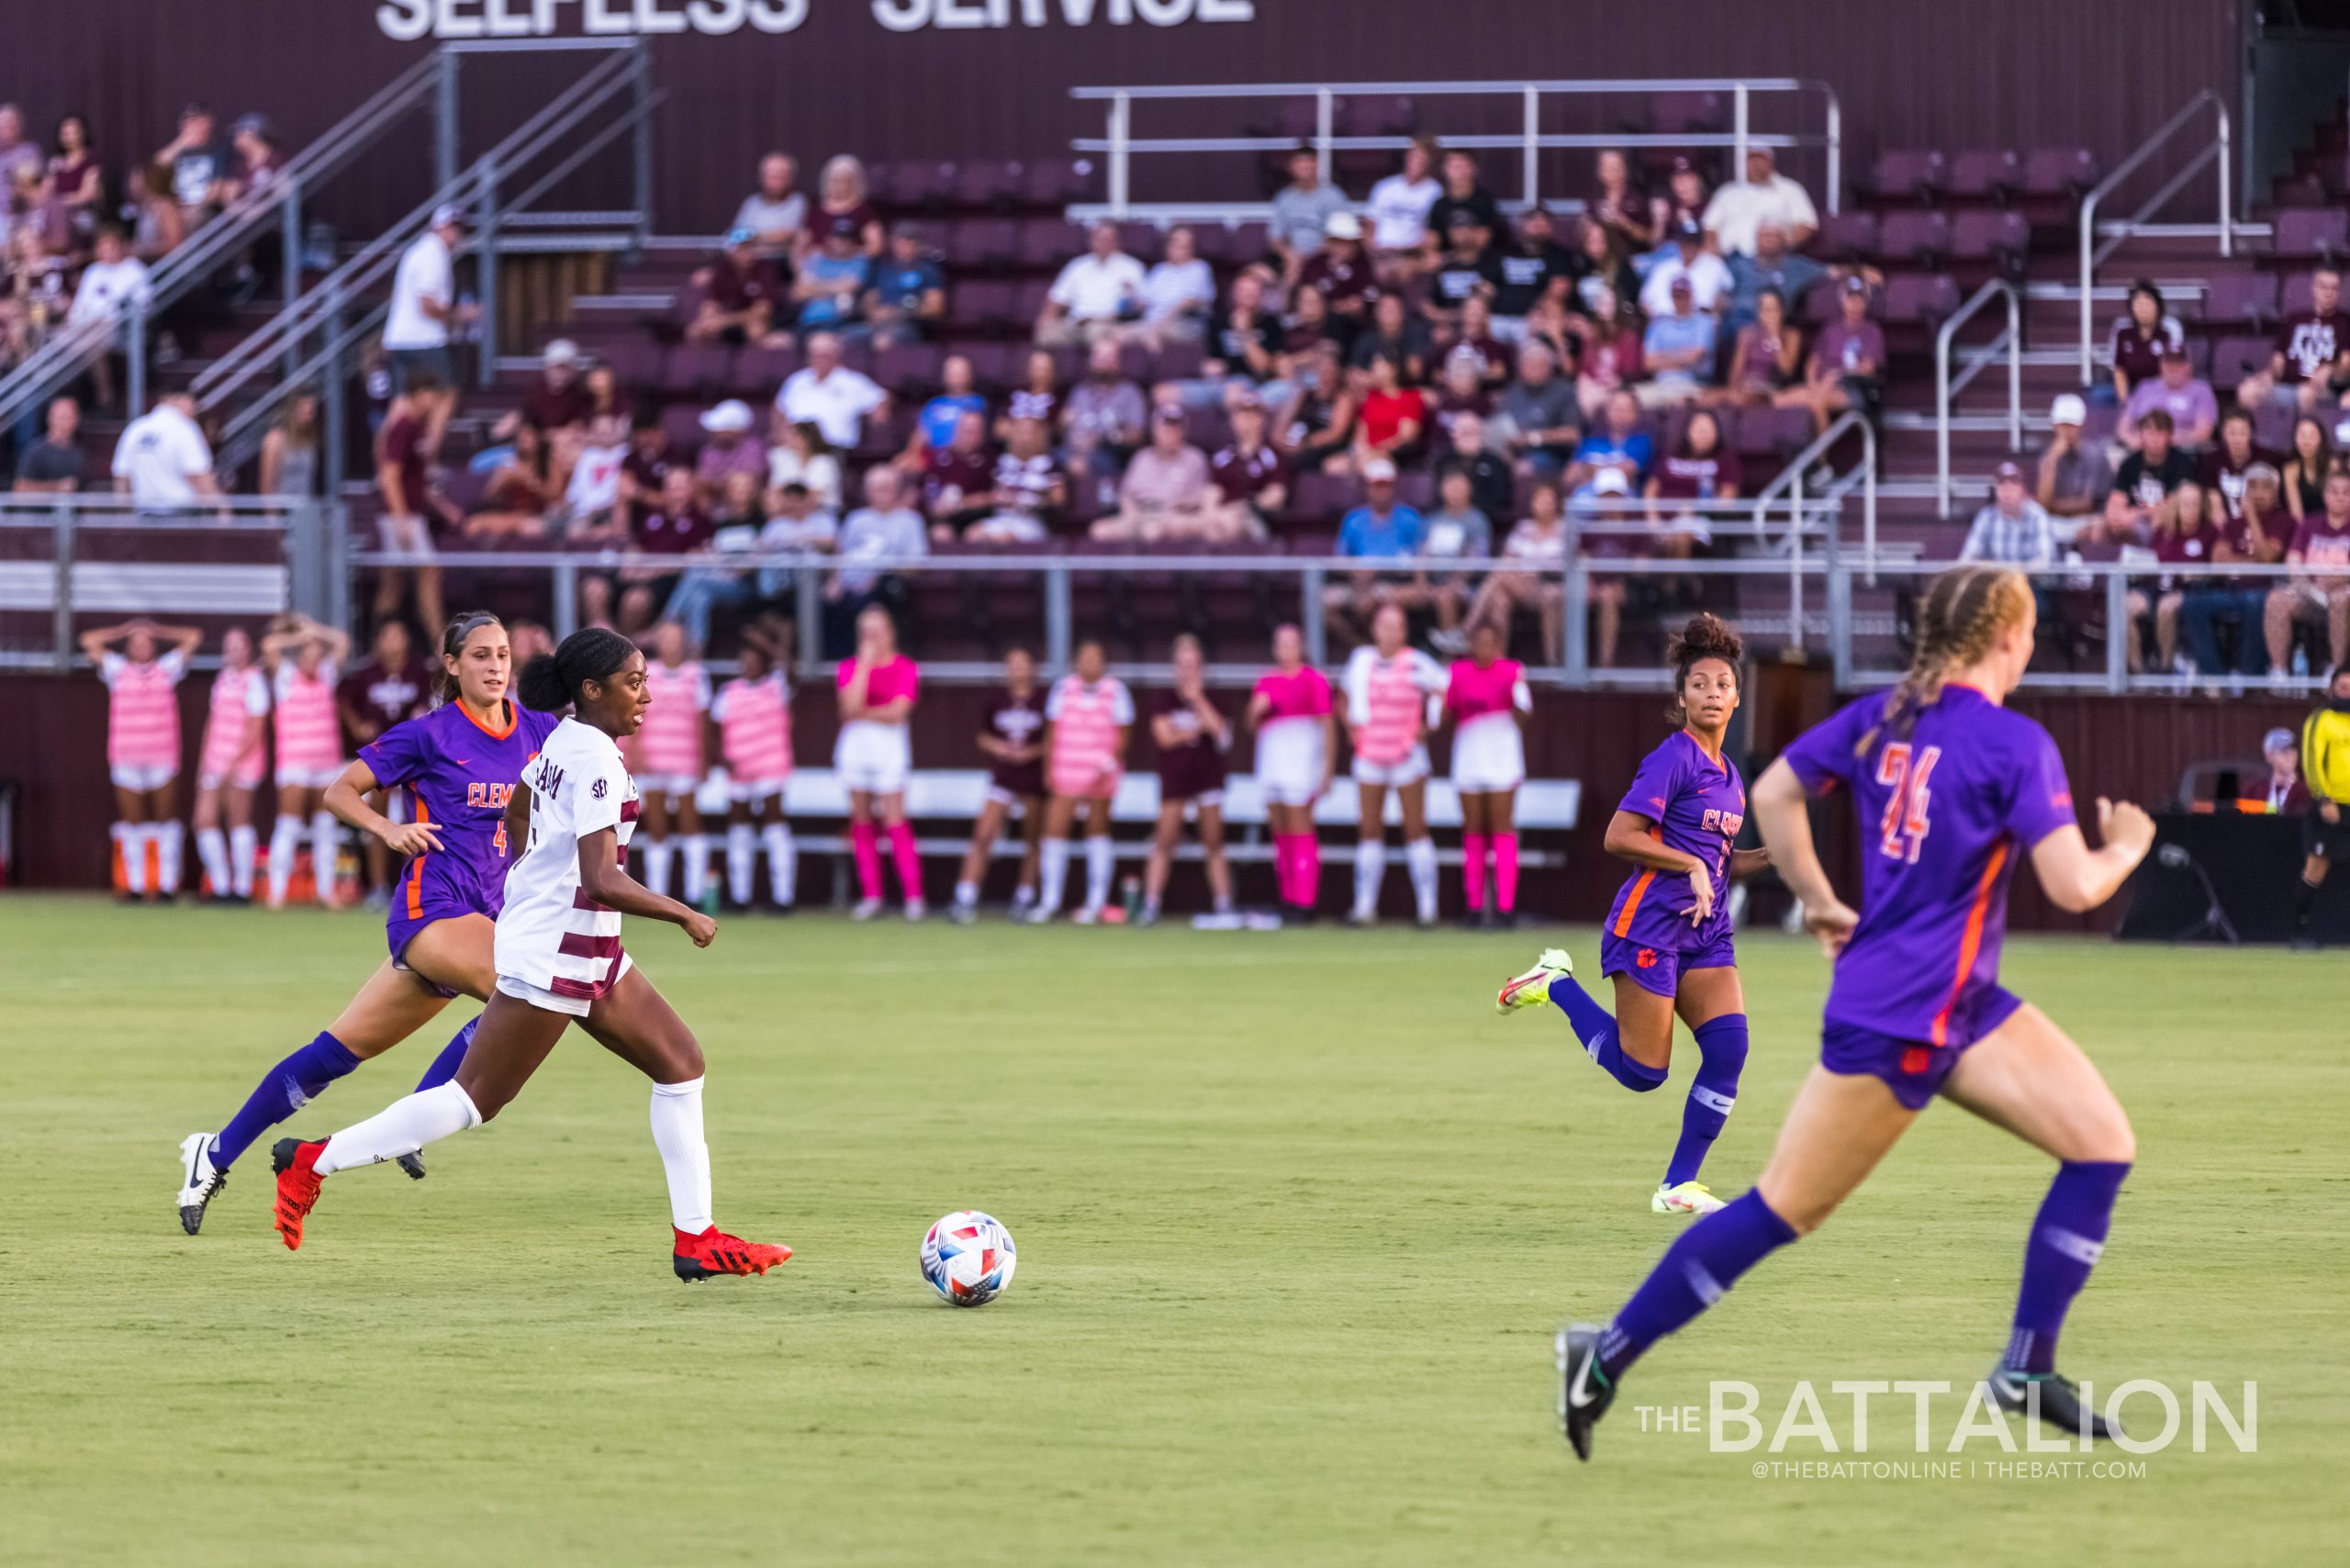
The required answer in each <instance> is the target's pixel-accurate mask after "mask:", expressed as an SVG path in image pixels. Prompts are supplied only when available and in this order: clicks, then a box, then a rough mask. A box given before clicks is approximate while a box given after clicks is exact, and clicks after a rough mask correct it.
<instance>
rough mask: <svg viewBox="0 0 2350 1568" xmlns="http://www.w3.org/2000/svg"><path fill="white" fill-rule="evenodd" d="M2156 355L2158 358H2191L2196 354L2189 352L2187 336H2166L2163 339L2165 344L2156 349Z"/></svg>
mask: <svg viewBox="0 0 2350 1568" xmlns="http://www.w3.org/2000/svg"><path fill="white" fill-rule="evenodd" d="M2154 357H2155V358H2157V359H2191V358H2193V357H2194V356H2193V355H2192V354H2190V353H2188V348H2187V340H2186V339H2185V338H2165V339H2164V340H2163V346H2162V347H2161V348H2159V349H2156V350H2155V351H2154Z"/></svg>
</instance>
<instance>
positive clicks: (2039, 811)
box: [1785, 686, 2074, 1047]
mask: <svg viewBox="0 0 2350 1568" xmlns="http://www.w3.org/2000/svg"><path fill="white" fill-rule="evenodd" d="M1891 695H1892V694H1891V693H1890V692H1878V693H1876V694H1874V695H1873V696H1869V697H1864V698H1863V699H1861V700H1859V701H1858V702H1855V703H1853V704H1852V706H1850V707H1848V708H1846V709H1844V710H1843V711H1841V712H1840V713H1838V714H1836V716H1835V717H1833V718H1831V719H1830V720H1829V721H1828V722H1826V723H1824V724H1821V725H1819V726H1818V727H1817V728H1815V729H1812V730H1808V731H1807V732H1806V733H1805V734H1802V735H1801V736H1800V737H1798V738H1797V739H1796V743H1795V745H1791V746H1789V747H1788V748H1787V750H1786V753H1785V756H1786V760H1787V765H1788V766H1789V767H1792V768H1794V769H1795V773H1796V778H1799V779H1801V780H1802V781H1803V784H1804V787H1805V788H1806V789H1807V790H1814V791H1818V790H1825V789H1829V788H1830V787H1832V786H1834V785H1837V784H1845V785H1849V786H1851V788H1852V805H1853V809H1854V810H1855V811H1856V812H1858V813H1859V816H1860V828H1861V900H1860V911H1861V920H1860V924H1859V926H1858V927H1857V928H1856V929H1855V930H1854V931H1853V933H1852V940H1851V941H1850V942H1848V943H1847V944H1846V945H1845V947H1844V950H1843V952H1842V953H1841V955H1840V956H1839V957H1838V958H1837V960H1836V972H1835V978H1834V979H1833V980H1831V981H1830V984H1829V988H1828V1007H1827V1012H1826V1018H1827V1021H1828V1023H1829V1024H1830V1025H1838V1024H1843V1025H1854V1026H1857V1027H1860V1028H1864V1029H1872V1030H1875V1031H1877V1032H1878V1033H1880V1034H1883V1035H1887V1036H1892V1037H1894V1038H1896V1039H1900V1040H1914V1041H1918V1042H1920V1043H1922V1044H1925V1045H1930V1046H1953V1047H1962V1046H1968V1045H1972V1044H1973V1043H1974V1042H1975V1039H1976V1038H1978V1037H1979V1036H1981V1035H1983V1034H1984V1033H1986V1032H1987V1031H1988V1030H1989V1029H1990V1028H1993V1027H1996V1026H1997V1025H1998V1024H1999V1023H2000V1022H2001V1021H2002V1020H2003V1019H2004V1018H2005V1017H2006V1015H2007V1013H2008V1012H2011V1011H2013V1006H2012V1003H2009V1004H2008V1006H2007V1007H2006V1009H2005V1010H2004V1011H2003V1010H2001V1009H2000V1008H1999V1007H1998V1006H1997V1005H1996V1004H1997V1003H1999V1002H2004V1001H2005V999H2006V993H2005V992H2004V991H2000V990H1999V986H1998V978H1999V942H2000V938H2001V937H2002V935H2004V934H2005V933H2006V930H2007V924H2008V882H2009V879H2010V878H2012V877H2013V876H2014V875H2015V868H2016V862H2017V860H2019V859H2020V858H2021V857H2023V856H2025V855H2028V854H2030V853H2031V848H2032V846H2035V845H2037V844H2038V843H2039V842H2040V841H2041V840H2042V839H2043V838H2045V837H2047V836H2048V835H2049V834H2052V833H2054V832H2055V831H2056V830H2057V829H2059V828H2063V827H2069V826H2072V825H2074V818H2073V791H2072V787H2071V785H2069V784H2068V783H2066V782H2065V764H2064V760H2063V759H2062V758H2061V757H2059V756H2057V755H2056V743H2055V742H2054V741H2053V740H2051V739H2050V738H2049V734H2048V732H2047V731H2046V730H2043V729H2042V728H2041V727H2040V725H2038V724H2037V723H2035V722H2032V721H2031V720H2030V719H2027V718H2025V717H2023V716H2022V715H2021V714H2020V713H2011V712H2009V711H2008V710H2007V709H2005V708H2002V707H2000V706H1999V705H1998V704H1997V703H1996V702H1993V701H1992V700H1990V699H1989V698H1987V697H1986V696H1984V695H1983V693H1982V692H1980V691H1978V690H1976V689H1974V688H1973V687H1970V686H1945V687H1944V688H1942V695H1941V697H1940V698H1939V699H1938V700H1935V701H1934V702H1933V703H1932V704H1931V705H1930V706H1929V707H1927V708H1924V709H1922V710H1920V711H1919V712H1918V714H1917V722H1916V723H1915V724H1914V725H1913V726H1912V727H1911V730H1910V733H1909V734H1908V735H1907V736H1906V737H1902V738H1899V739H1895V738H1893V737H1890V736H1887V735H1884V734H1879V735H1878V736H1877V737H1876V738H1875V739H1874V740H1873V741H1872V742H1871V743H1870V745H1869V748H1868V751H1867V752H1866V754H1865V755H1856V753H1855V750H1854V748H1855V747H1856V746H1858V745H1860V742H1861V739H1862V737H1863V735H1865V734H1868V732H1869V731H1870V729H1871V728H1872V727H1874V726H1876V725H1878V724H1879V723H1880V722H1881V721H1882V719H1883V716H1884V713H1885V705H1886V700H1887V699H1888V698H1889V697H1890V696H1891ZM1993 1014H1997V1015H1996V1016H1994V1015H1993Z"/></svg>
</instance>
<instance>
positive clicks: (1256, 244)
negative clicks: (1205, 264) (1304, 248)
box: [1194, 223, 1271, 268]
mask: <svg viewBox="0 0 2350 1568" xmlns="http://www.w3.org/2000/svg"><path fill="white" fill-rule="evenodd" d="M1194 233H1195V235H1196V237H1197V238H1198V240H1199V243H1200V254H1201V255H1203V256H1204V257H1206V258H1207V259H1208V261H1210V262H1211V263H1214V264H1215V265H1216V266H1218V267H1224V268H1230V267H1240V266H1246V265H1248V263H1251V262H1253V261H1256V260H1257V259H1258V258H1259V257H1261V256H1262V255H1264V253H1265V252H1266V251H1267V250H1268V249H1270V246H1271V239H1270V230H1268V229H1267V228H1266V226H1265V225H1264V224H1262V223H1237V224H1223V223H1203V224H1201V225H1199V226H1198V228H1197V229H1196V230H1194Z"/></svg>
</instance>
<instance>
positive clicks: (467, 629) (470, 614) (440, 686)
mask: <svg viewBox="0 0 2350 1568" xmlns="http://www.w3.org/2000/svg"><path fill="white" fill-rule="evenodd" d="M504 624H505V622H502V621H500V620H498V617H497V616H495V615H492V614H491V613H490V612H489V611H488V610H467V611H466V612H465V613H464V614H463V615H460V616H458V617H457V618H456V619H455V620H453V621H452V622H449V624H448V625H446V626H444V627H442V629H441V664H440V666H438V667H437V668H435V669H434V670H433V672H432V705H433V706H434V707H435V708H439V707H442V706H444V705H446V704H448V703H451V702H454V701H455V700H457V678H456V676H455V674H453V672H452V671H451V670H450V668H449V661H450V660H452V659H454V658H455V657H456V656H457V655H460V654H462V653H464V651H465V639H466V638H468V637H470V636H472V635H473V634H474V633H476V632H478V631H480V630H481V629H482V628H483V627H485V626H502V625H504Z"/></svg>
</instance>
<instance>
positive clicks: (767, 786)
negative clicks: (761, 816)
mask: <svg viewBox="0 0 2350 1568" xmlns="http://www.w3.org/2000/svg"><path fill="white" fill-rule="evenodd" d="M789 782H790V780H789V778H750V779H744V780H743V781H741V782H739V783H734V784H730V785H728V786H727V790H726V792H727V794H728V795H729V796H731V797H732V798H733V800H734V801H736V802H737V803H738V804H741V805H745V806H755V805H757V804H758V803H759V802H760V801H764V800H767V798H768V797H770V796H772V797H774V798H775V799H776V800H777V801H781V800H782V798H783V789H784V786H785V785H786V784H789Z"/></svg>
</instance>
